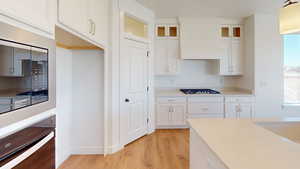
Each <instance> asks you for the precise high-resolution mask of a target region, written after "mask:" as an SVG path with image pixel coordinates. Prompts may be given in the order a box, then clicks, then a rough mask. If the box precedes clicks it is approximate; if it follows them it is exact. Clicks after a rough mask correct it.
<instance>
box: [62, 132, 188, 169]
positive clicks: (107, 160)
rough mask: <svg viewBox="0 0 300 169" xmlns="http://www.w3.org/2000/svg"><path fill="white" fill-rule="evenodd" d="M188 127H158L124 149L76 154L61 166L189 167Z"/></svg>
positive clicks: (110, 168)
mask: <svg viewBox="0 0 300 169" xmlns="http://www.w3.org/2000/svg"><path fill="white" fill-rule="evenodd" d="M188 168H189V130H187V129H182V130H157V131H156V132H155V133H153V134H151V135H148V136H144V137H143V138H141V139H139V140H137V141H135V142H133V143H131V144H129V145H127V146H126V147H125V148H124V149H123V150H122V151H120V152H118V153H115V154H112V155H108V156H106V157H103V156H102V155H74V156H71V157H70V158H69V159H68V160H67V161H65V162H64V164H63V165H62V166H61V167H60V168H59V169H188Z"/></svg>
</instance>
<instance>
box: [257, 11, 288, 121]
mask: <svg viewBox="0 0 300 169" xmlns="http://www.w3.org/2000/svg"><path fill="white" fill-rule="evenodd" d="M254 32H255V36H254V45H255V47H254V55H255V95H256V116H257V117H275V116H283V113H282V103H283V44H282V38H281V36H280V34H279V20H278V16H277V15H276V14H273V15H272V14H256V15H255V16H254Z"/></svg>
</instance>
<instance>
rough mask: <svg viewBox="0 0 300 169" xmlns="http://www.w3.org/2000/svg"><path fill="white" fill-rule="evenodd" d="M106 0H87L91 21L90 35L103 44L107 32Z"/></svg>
mask: <svg viewBox="0 0 300 169" xmlns="http://www.w3.org/2000/svg"><path fill="white" fill-rule="evenodd" d="M108 3H109V2H108V0H89V7H88V9H89V20H90V22H92V23H91V24H92V31H91V37H92V39H93V40H94V41H96V42H98V43H100V44H102V45H105V44H106V41H107V32H108V9H109V7H108V5H109V4H108Z"/></svg>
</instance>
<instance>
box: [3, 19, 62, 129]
mask: <svg viewBox="0 0 300 169" xmlns="http://www.w3.org/2000/svg"><path fill="white" fill-rule="evenodd" d="M55 48H56V47H55V40H54V39H49V38H46V37H43V36H40V35H37V34H34V33H31V32H28V31H26V30H22V29H20V28H17V27H14V26H11V25H8V24H5V23H2V22H0V128H1V127H5V126H7V125H9V124H12V123H15V122H18V121H21V120H24V119H27V118H29V117H32V116H34V115H37V114H39V113H43V112H46V111H48V110H50V109H52V108H55V103H56V99H55V98H56V95H55V93H56V90H55V77H56V75H55V74H56V72H55V52H56V51H55Z"/></svg>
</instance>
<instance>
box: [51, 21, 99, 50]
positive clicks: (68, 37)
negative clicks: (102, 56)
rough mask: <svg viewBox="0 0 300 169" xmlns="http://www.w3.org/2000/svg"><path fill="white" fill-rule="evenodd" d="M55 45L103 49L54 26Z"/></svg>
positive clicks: (81, 48)
mask: <svg viewBox="0 0 300 169" xmlns="http://www.w3.org/2000/svg"><path fill="white" fill-rule="evenodd" d="M55 40H56V46H58V47H62V48H66V49H75V50H76V49H78V50H103V49H101V48H99V47H97V46H95V45H93V44H91V43H89V42H87V41H85V40H83V39H81V38H79V37H77V36H75V35H73V34H71V33H69V32H67V31H65V30H63V29H61V28H59V27H57V26H56V27H55Z"/></svg>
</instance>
